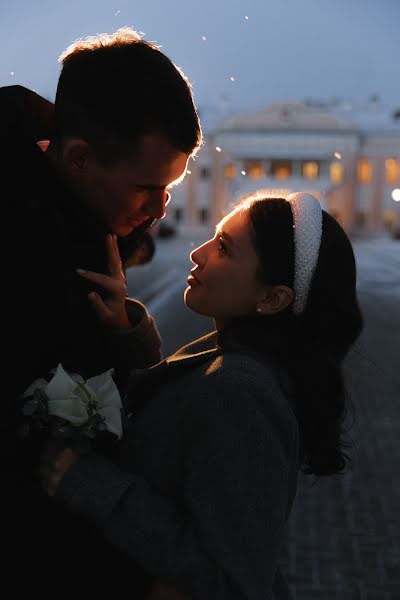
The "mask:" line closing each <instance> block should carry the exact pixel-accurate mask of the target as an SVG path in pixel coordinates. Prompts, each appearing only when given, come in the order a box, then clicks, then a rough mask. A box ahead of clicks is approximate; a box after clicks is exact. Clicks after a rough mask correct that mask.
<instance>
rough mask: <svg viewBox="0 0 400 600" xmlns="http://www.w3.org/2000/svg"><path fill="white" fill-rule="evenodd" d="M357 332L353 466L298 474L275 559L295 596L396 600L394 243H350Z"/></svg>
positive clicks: (398, 366) (399, 478)
mask: <svg viewBox="0 0 400 600" xmlns="http://www.w3.org/2000/svg"><path fill="white" fill-rule="evenodd" d="M354 246H355V252H356V258H357V264H358V269H359V295H360V301H361V304H362V307H363V310H364V316H365V331H364V333H363V335H362V338H361V339H360V342H359V343H358V344H357V348H355V351H354V352H353V353H352V356H351V357H350V359H349V361H348V364H347V373H348V378H349V389H350V393H351V394H352V399H353V402H354V408H355V424H354V426H353V427H352V429H351V430H350V432H349V433H350V436H351V438H352V440H353V442H354V445H355V448H354V465H353V467H352V469H351V471H349V473H348V474H347V475H345V476H342V477H340V478H337V479H331V478H329V479H328V480H326V481H325V480H320V481H319V483H317V484H316V485H314V486H313V487H311V482H312V480H310V478H308V477H306V476H300V479H299V484H300V485H299V491H298V494H297V498H296V502H295V506H294V509H293V512H292V515H291V519H290V526H289V531H288V540H287V543H286V544H285V547H284V553H283V557H282V565H283V568H284V570H285V572H286V573H287V576H288V578H289V581H290V583H291V585H292V589H293V593H294V595H295V598H296V600H311V599H312V598H318V599H321V600H322V599H323V600H331V599H332V600H333V599H339V598H340V599H341V600H347V599H348V600H400V242H396V241H394V240H385V239H383V240H379V239H377V240H373V241H370V242H367V241H362V242H361V241H360V242H357V241H356V242H354Z"/></svg>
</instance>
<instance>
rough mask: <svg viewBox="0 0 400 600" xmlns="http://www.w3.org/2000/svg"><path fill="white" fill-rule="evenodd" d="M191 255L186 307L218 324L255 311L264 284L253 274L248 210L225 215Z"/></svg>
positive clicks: (253, 259)
mask: <svg viewBox="0 0 400 600" xmlns="http://www.w3.org/2000/svg"><path fill="white" fill-rule="evenodd" d="M190 259H191V261H192V262H193V263H194V264H195V265H196V267H195V268H194V269H192V271H191V275H190V276H189V278H188V284H189V287H187V288H186V290H185V295H184V298H185V304H186V305H187V306H188V307H189V308H191V309H192V310H194V311H195V312H197V313H200V314H202V315H207V316H209V317H213V318H214V319H215V321H216V325H217V327H218V328H221V327H223V326H225V325H226V324H227V323H229V321H230V320H231V319H233V318H235V317H238V316H243V315H248V314H255V313H256V307H257V303H258V301H260V300H261V299H262V297H263V296H264V295H265V286H263V285H262V284H261V283H259V282H258V281H257V277H256V272H257V267H258V258H257V254H256V252H255V250H254V247H253V244H252V242H251V238H250V221H249V217H248V213H247V210H245V211H238V210H236V211H233V212H231V213H230V214H229V215H227V216H226V217H225V218H224V219H223V220H222V221H221V222H220V223H219V225H218V226H217V229H216V233H215V236H214V237H213V238H212V239H211V240H209V241H208V242H206V243H205V244H203V245H202V246H200V247H199V248H197V249H196V250H193V252H192V253H191V255H190Z"/></svg>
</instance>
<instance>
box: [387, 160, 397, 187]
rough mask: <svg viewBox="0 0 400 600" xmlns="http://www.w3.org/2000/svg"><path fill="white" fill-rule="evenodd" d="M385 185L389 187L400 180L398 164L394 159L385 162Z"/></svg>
mask: <svg viewBox="0 0 400 600" xmlns="http://www.w3.org/2000/svg"><path fill="white" fill-rule="evenodd" d="M385 170H386V183H388V184H389V185H391V184H393V183H397V182H398V180H399V178H400V166H399V162H398V161H397V160H396V159H395V158H388V159H386V160H385Z"/></svg>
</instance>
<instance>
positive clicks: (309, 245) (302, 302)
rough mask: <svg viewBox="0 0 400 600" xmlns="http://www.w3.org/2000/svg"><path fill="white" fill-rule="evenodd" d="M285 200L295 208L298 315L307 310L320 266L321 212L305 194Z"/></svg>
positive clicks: (291, 195)
mask: <svg viewBox="0 0 400 600" xmlns="http://www.w3.org/2000/svg"><path fill="white" fill-rule="evenodd" d="M286 201H287V202H289V203H290V208H291V209H292V215H293V228H294V293H295V299H294V303H293V312H294V314H296V315H299V314H300V313H302V312H303V310H304V309H305V307H306V304H307V298H308V294H309V291H310V286H311V280H312V277H313V275H314V271H315V267H316V266H317V261H318V254H319V248H320V245H321V236H322V209H321V205H320V203H319V202H318V200H317V199H316V198H315V197H314V196H312V195H311V194H307V193H305V192H296V193H294V194H290V195H289V196H287V197H286Z"/></svg>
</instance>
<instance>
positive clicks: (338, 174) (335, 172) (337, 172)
mask: <svg viewBox="0 0 400 600" xmlns="http://www.w3.org/2000/svg"><path fill="white" fill-rule="evenodd" d="M343 172H344V169H343V165H342V163H340V162H333V163H331V164H330V165H329V179H330V180H331V182H332V183H333V184H335V185H340V184H341V183H342V181H343Z"/></svg>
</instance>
